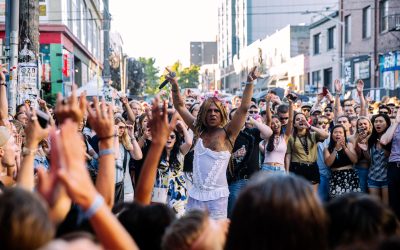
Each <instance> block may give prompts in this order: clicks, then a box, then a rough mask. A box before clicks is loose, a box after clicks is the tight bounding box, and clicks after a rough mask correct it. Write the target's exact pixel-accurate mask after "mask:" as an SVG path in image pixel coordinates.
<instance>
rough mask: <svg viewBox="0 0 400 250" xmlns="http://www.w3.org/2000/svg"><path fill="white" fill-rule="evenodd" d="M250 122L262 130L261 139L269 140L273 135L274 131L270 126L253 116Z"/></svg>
mask: <svg viewBox="0 0 400 250" xmlns="http://www.w3.org/2000/svg"><path fill="white" fill-rule="evenodd" d="M250 122H251V123H252V124H254V126H255V127H256V128H257V129H258V130H259V131H260V137H261V139H264V140H268V139H269V137H271V135H272V133H273V132H272V129H271V128H270V127H269V126H267V125H265V124H264V123H262V122H259V121H257V120H255V119H254V118H253V117H250Z"/></svg>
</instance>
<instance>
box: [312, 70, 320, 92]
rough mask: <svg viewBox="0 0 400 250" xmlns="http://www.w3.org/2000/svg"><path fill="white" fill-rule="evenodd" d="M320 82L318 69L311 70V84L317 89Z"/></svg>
mask: <svg viewBox="0 0 400 250" xmlns="http://www.w3.org/2000/svg"><path fill="white" fill-rule="evenodd" d="M320 83H321V71H319V70H318V71H314V72H312V86H313V87H316V88H317V89H318V88H319V85H320Z"/></svg>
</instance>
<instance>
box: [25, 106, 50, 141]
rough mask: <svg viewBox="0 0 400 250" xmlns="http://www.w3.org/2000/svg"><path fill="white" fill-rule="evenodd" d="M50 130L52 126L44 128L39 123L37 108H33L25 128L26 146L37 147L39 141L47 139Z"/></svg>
mask: <svg viewBox="0 0 400 250" xmlns="http://www.w3.org/2000/svg"><path fill="white" fill-rule="evenodd" d="M49 132H50V128H48V127H47V128H42V127H41V126H40V124H39V121H38V118H37V116H36V112H35V110H32V112H31V117H30V119H29V122H28V125H27V126H26V128H25V135H26V146H27V147H28V148H31V149H34V148H37V146H38V144H39V142H40V141H41V140H43V139H45V138H46V137H47V136H48V135H49Z"/></svg>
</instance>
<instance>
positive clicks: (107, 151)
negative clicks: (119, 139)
mask: <svg viewBox="0 0 400 250" xmlns="http://www.w3.org/2000/svg"><path fill="white" fill-rule="evenodd" d="M113 154H114V149H113V148H106V149H102V150H100V151H99V158H100V157H102V156H105V155H113Z"/></svg>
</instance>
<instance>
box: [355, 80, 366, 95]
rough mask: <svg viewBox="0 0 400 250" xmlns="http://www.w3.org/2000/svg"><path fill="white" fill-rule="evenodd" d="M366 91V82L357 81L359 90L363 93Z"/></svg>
mask: <svg viewBox="0 0 400 250" xmlns="http://www.w3.org/2000/svg"><path fill="white" fill-rule="evenodd" d="M363 91H364V82H363V80H361V79H360V80H358V81H357V92H358V93H362V92H363Z"/></svg>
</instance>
